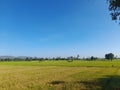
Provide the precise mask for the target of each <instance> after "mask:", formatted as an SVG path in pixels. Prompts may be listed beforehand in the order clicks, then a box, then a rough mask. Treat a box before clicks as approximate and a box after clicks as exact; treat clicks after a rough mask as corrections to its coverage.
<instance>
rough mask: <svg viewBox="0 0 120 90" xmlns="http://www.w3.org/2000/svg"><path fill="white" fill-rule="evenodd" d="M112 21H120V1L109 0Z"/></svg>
mask: <svg viewBox="0 0 120 90" xmlns="http://www.w3.org/2000/svg"><path fill="white" fill-rule="evenodd" d="M108 1H109V11H110V12H111V13H110V14H111V16H112V20H120V0H108Z"/></svg>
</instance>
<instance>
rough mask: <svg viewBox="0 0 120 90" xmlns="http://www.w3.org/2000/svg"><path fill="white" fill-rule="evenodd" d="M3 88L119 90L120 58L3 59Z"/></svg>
mask: <svg viewBox="0 0 120 90" xmlns="http://www.w3.org/2000/svg"><path fill="white" fill-rule="evenodd" d="M0 90H120V61H119V60H118V61H116V60H114V61H73V62H67V61H41V62H37V61H36V62H25V61H23V62H0Z"/></svg>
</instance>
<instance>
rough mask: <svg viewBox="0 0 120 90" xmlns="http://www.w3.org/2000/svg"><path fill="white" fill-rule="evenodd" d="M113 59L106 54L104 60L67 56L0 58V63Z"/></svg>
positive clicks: (112, 56) (112, 55) (110, 55)
mask: <svg viewBox="0 0 120 90" xmlns="http://www.w3.org/2000/svg"><path fill="white" fill-rule="evenodd" d="M113 59H118V58H117V57H115V55H114V54H113V53H108V54H105V57H104V58H98V57H94V56H91V57H87V58H84V57H83V58H80V56H79V55H77V56H69V57H52V58H47V57H45V58H43V57H42V58H38V57H25V58H17V57H14V58H8V57H7V58H0V61H45V60H55V61H58V60H66V61H68V62H72V61H73V60H86V61H94V60H111V61H112V60H113Z"/></svg>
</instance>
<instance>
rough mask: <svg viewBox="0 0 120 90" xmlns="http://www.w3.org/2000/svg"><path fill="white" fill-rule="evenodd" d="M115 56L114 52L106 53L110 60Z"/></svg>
mask: <svg viewBox="0 0 120 90" xmlns="http://www.w3.org/2000/svg"><path fill="white" fill-rule="evenodd" d="M113 58H114V54H113V53H108V54H105V59H108V60H111V61H112V59H113Z"/></svg>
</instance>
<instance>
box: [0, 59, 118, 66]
mask: <svg viewBox="0 0 120 90" xmlns="http://www.w3.org/2000/svg"><path fill="white" fill-rule="evenodd" d="M0 65H12V66H65V67H111V66H113V67H120V60H113V61H100V60H99V61H79V60H75V61H73V62H68V61H40V62H39V61H16V62H14V61H13V62H0Z"/></svg>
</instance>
